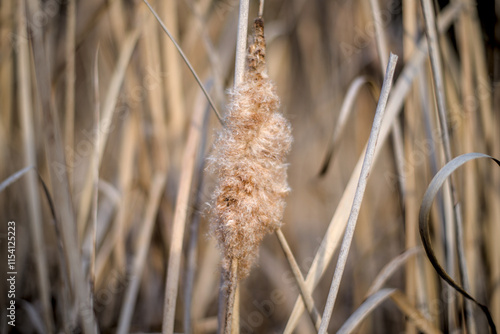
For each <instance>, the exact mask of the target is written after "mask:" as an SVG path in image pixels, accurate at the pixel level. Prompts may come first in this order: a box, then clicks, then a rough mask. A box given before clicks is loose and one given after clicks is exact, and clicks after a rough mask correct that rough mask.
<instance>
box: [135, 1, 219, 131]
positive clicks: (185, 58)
mask: <svg viewBox="0 0 500 334" xmlns="http://www.w3.org/2000/svg"><path fill="white" fill-rule="evenodd" d="M143 1H144V3H145V4H146V5H147V6H148V8H149V10H151V13H152V14H153V15H154V17H155V18H156V20H157V21H158V23H159V24H160V26H161V28H162V29H163V31H164V32H165V33H166V34H167V36H168V38H170V40H171V41H172V43H174V45H175V47H176V49H177V51H178V52H179V54H180V55H181V57H182V59H183V60H184V63H185V64H186V65H187V66H188V68H189V70H190V71H191V73H192V74H193V76H194V78H195V80H196V82H197V83H198V86H199V87H200V88H201V90H202V91H203V94H205V97H206V98H207V100H208V102H209V103H210V106H211V107H212V109H213V110H214V112H215V115H216V116H217V118H218V119H219V121H220V122H221V123H223V121H222V117H221V114H220V112H219V110H218V109H217V107H216V105H215V103H214V102H213V101H212V98H211V97H210V94H208V92H207V90H206V89H205V86H204V85H203V83H202V82H201V80H200V78H199V76H198V74H196V71H195V70H194V68H193V66H192V65H191V63H190V62H189V60H188V59H187V57H186V55H185V54H184V51H182V48H181V47H180V46H179V44H178V43H177V41H176V40H175V38H174V36H172V34H171V33H170V31H169V30H168V29H167V27H166V26H165V24H164V23H163V21H162V20H161V19H160V17H159V16H158V14H157V13H156V11H155V10H154V9H153V7H151V5H150V4H149V2H148V1H147V0H143Z"/></svg>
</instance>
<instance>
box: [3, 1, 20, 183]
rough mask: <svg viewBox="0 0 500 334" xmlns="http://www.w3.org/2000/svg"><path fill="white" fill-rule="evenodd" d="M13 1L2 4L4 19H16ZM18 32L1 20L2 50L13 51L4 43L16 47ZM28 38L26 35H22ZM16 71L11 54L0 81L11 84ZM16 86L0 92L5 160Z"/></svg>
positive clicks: (11, 24)
mask: <svg viewBox="0 0 500 334" xmlns="http://www.w3.org/2000/svg"><path fill="white" fill-rule="evenodd" d="M14 4H15V3H14V2H12V1H2V3H1V4H0V15H1V17H2V18H10V17H16V14H15V10H16V8H15V6H14ZM11 31H17V29H16V28H15V22H13V21H10V20H8V19H5V20H1V23H0V38H1V43H2V44H1V45H2V50H9V51H10V50H11V48H9V47H4V43H5V42H6V41H9V42H10V43H11V46H15V44H14V43H16V40H15V39H13V38H12V36H9V32H11ZM21 36H26V35H21ZM13 71H14V54H13V53H12V52H9V53H8V54H7V55H5V56H4V57H3V59H2V61H1V62H0V80H1V82H11V81H12V75H13V73H14V72H13ZM13 86H14V85H4V87H2V89H1V90H0V101H1V108H2V113H1V115H0V117H1V122H0V157H2V158H4V156H3V155H4V154H5V153H6V152H7V151H8V149H7V142H8V138H11V130H12V128H11V127H10V126H9V125H10V124H11V119H12V116H13V108H12V107H13V99H14V94H15V93H14V87H13ZM5 167H7V166H6V165H3V166H1V167H0V173H1V175H5V173H4V170H3V169H4V168H5Z"/></svg>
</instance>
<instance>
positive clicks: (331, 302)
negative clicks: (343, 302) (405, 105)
mask: <svg viewBox="0 0 500 334" xmlns="http://www.w3.org/2000/svg"><path fill="white" fill-rule="evenodd" d="M397 60H398V57H397V56H396V55H394V54H392V53H391V55H390V57H389V64H388V65H387V70H386V74H385V77H384V83H383V85H382V91H381V92H380V98H379V102H378V104H377V111H376V113H375V118H374V119H373V126H372V130H371V133H370V138H369V140H368V146H367V148H366V154H365V159H364V161H363V166H362V168H361V174H360V176H359V180H358V187H357V189H356V193H355V195H354V200H353V204H352V208H351V213H350V215H349V219H348V222H347V227H346V231H345V234H344V240H343V241H342V246H341V247H340V254H339V260H338V262H337V267H336V268H335V273H334V275H333V280H332V284H331V287H330V292H329V293H328V299H327V302H326V306H325V310H324V312H323V320H322V321H321V326H320V328H319V333H321V334H324V333H326V331H327V329H328V324H329V323H330V318H331V316H332V312H333V307H334V306H335V300H336V299H337V293H338V291H339V286H340V281H341V279H342V275H343V273H344V268H345V264H346V262H347V256H348V254H349V248H350V246H351V241H352V238H353V235H354V229H355V228H356V222H357V219H358V214H359V209H360V207H361V202H362V200H363V195H364V192H365V189H366V183H367V181H368V176H369V174H370V170H371V165H372V162H373V158H374V155H375V147H376V145H377V140H378V135H379V132H380V128H381V125H382V119H383V116H384V112H385V107H386V105H387V100H388V99H389V92H390V91H391V87H392V78H393V76H394V70H395V69H396V62H397Z"/></svg>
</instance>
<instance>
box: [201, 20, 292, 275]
mask: <svg viewBox="0 0 500 334" xmlns="http://www.w3.org/2000/svg"><path fill="white" fill-rule="evenodd" d="M254 29H255V31H254V40H253V43H252V44H251V45H250V47H249V49H248V54H247V66H246V72H245V78H244V82H243V83H242V84H241V85H240V86H239V87H237V88H236V89H235V90H233V91H231V92H230V103H229V106H228V111H227V113H226V117H225V120H224V121H225V127H224V128H223V129H222V130H221V131H220V133H219V134H218V137H217V139H216V141H215V143H214V147H213V153H212V155H211V157H210V158H209V170H211V171H212V172H213V173H214V175H215V177H216V182H217V185H216V189H215V190H214V193H213V196H212V205H211V231H212V234H213V235H215V237H216V238H217V240H218V243H219V247H220V249H221V251H222V253H223V254H222V255H223V261H222V265H223V268H224V270H225V271H226V273H229V271H230V268H231V260H233V259H237V260H238V273H237V276H238V277H237V278H238V280H240V279H242V278H245V277H246V276H248V274H249V272H250V267H251V265H252V263H253V262H254V260H255V258H256V256H257V254H258V247H259V244H260V242H261V241H262V239H263V237H264V236H265V235H266V234H267V233H271V232H273V231H274V230H275V229H277V228H279V227H280V225H281V222H282V218H283V211H284V209H285V196H286V195H287V193H288V192H289V191H290V189H289V187H288V183H287V173H286V172H287V165H286V163H285V161H286V156H287V154H288V152H289V151H290V147H291V143H292V136H291V127H290V123H289V122H288V120H287V119H285V118H284V116H283V115H282V114H281V113H280V112H279V111H278V109H279V107H280V100H279V97H278V95H277V94H276V88H275V85H274V83H273V82H272V81H271V80H270V79H269V77H268V75H267V71H266V64H265V51H266V49H265V47H266V46H265V39H264V23H263V21H262V19H260V18H258V19H256V20H255V22H254Z"/></svg>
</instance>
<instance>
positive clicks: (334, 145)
mask: <svg viewBox="0 0 500 334" xmlns="http://www.w3.org/2000/svg"><path fill="white" fill-rule="evenodd" d="M367 83H371V84H373V83H372V82H371V81H369V80H368V78H366V77H365V76H360V77H358V78H356V79H355V80H354V81H353V82H352V83H351V85H350V86H349V89H348V90H347V93H346V95H345V98H344V102H342V106H341V107H340V112H339V116H338V118H337V121H336V125H335V129H334V130H333V133H332V136H331V139H330V140H329V142H330V143H329V146H328V151H327V153H326V155H325V159H324V160H323V163H322V164H321V170H320V172H319V176H320V177H322V176H325V175H326V172H327V171H328V167H329V166H330V163H331V161H332V157H333V153H334V152H335V151H336V150H337V149H338V146H339V143H340V140H341V138H342V134H343V133H344V130H345V128H346V124H347V120H348V119H349V115H351V112H352V110H353V109H352V107H353V106H354V103H355V102H356V97H357V96H358V94H359V92H360V90H361V87H363V86H364V84H367Z"/></svg>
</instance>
